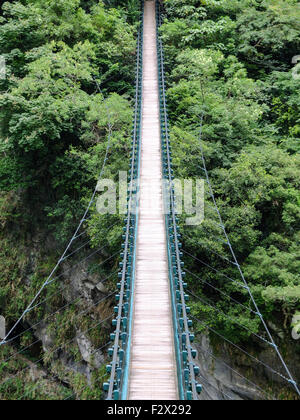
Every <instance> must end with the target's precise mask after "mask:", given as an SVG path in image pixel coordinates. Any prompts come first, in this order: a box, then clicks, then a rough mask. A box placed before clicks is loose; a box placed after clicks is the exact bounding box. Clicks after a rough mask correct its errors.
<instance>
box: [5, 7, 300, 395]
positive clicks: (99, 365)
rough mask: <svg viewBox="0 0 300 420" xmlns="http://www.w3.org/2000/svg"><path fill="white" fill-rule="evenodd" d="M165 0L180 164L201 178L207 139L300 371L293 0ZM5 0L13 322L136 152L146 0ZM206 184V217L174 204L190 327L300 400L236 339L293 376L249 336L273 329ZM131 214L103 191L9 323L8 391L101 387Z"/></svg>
mask: <svg viewBox="0 0 300 420" xmlns="http://www.w3.org/2000/svg"><path fill="white" fill-rule="evenodd" d="M163 3H164V15H163V18H164V20H163V25H162V27H161V29H160V33H161V37H162V40H163V43H164V47H165V62H166V83H167V100H168V108H169V109H168V110H169V120H170V136H171V148H172V156H173V167H174V173H175V176H176V178H180V179H196V178H197V179H199V178H203V177H204V173H203V161H202V152H203V155H204V157H205V162H206V166H207V170H208V174H209V178H210V182H211V185H212V187H213V191H214V194H215V199H216V203H217V206H218V208H219V210H220V214H221V216H222V218H223V222H224V226H225V228H226V231H227V233H228V237H229V239H230V242H231V244H232V247H233V249H234V251H235V253H236V256H237V259H238V261H239V264H240V266H241V268H242V270H243V273H244V275H245V278H246V279H247V281H248V283H249V286H250V288H251V291H252V293H253V296H254V298H255V300H256V302H257V304H258V306H259V309H260V311H261V313H262V315H263V317H264V319H265V320H266V323H267V325H268V327H269V328H270V331H271V333H272V335H273V337H274V339H275V341H276V344H277V345H278V346H279V348H280V350H281V352H282V354H283V356H284V359H285V361H286V362H287V364H288V366H289V367H290V369H291V372H292V374H293V375H294V377H295V379H296V380H297V381H298V382H300V340H297V336H298V332H299V331H300V277H299V273H300V247H299V243H300V231H299V226H300V190H299V187H300V154H299V152H300V142H299V139H300V89H299V84H300V64H297V56H298V55H300V3H299V2H298V1H297V0H166V1H165V2H163ZM0 7H1V9H0V56H1V57H4V59H5V63H6V77H3V78H0V209H1V210H0V242H1V247H0V315H3V316H4V317H5V319H6V324H7V329H9V327H11V326H13V325H14V323H15V322H16V321H17V319H18V318H19V317H20V316H21V315H22V313H23V311H24V309H25V308H26V306H27V305H28V304H29V303H30V302H31V300H32V299H33V297H34V296H35V294H36V293H37V292H38V291H39V289H40V287H41V285H42V284H43V282H44V281H45V279H46V278H47V276H48V275H49V274H50V273H51V270H52V269H53V267H54V266H55V264H56V262H57V260H58V259H59V257H60V255H61V253H62V252H63V250H64V248H65V246H66V244H67V243H68V240H69V239H70V237H72V235H73V233H74V231H75V229H76V227H77V225H78V222H79V221H80V219H81V218H82V215H83V214H84V211H85V208H86V206H87V204H88V203H89V200H90V197H91V194H92V192H93V190H94V188H95V185H96V184H97V180H98V176H99V173H100V172H101V170H102V165H103V161H104V160H105V159H106V157H107V162H106V165H105V167H104V173H103V176H104V177H105V178H111V179H113V180H115V181H117V180H118V176H119V171H120V170H122V171H127V170H128V168H129V162H130V151H131V131H132V118H133V112H134V98H135V68H136V38H137V31H138V26H139V23H140V2H139V1H138V0H123V1H122V0H110V1H109V0H107V1H101V0H100V1H97V0H86V1H84V0H68V1H63V0H20V1H11V2H7V1H1V2H0ZM299 62H300V60H299ZM200 133H201V134H200ZM108 142H109V148H108ZM201 151H202V152H201ZM205 190H206V191H205V192H206V195H205V197H206V202H205V203H206V206H205V219H204V222H203V223H202V224H201V225H200V226H197V227H191V226H186V225H185V223H184V217H181V218H180V223H181V233H182V243H183V249H184V250H185V252H184V253H183V261H184V263H185V267H186V273H187V276H186V279H187V280H186V281H187V283H188V289H189V290H190V291H191V296H190V307H191V313H192V316H193V317H194V332H195V336H196V342H199V343H200V342H203V337H209V341H210V349H211V351H213V352H214V354H215V355H217V356H218V357H219V358H221V359H224V360H225V361H226V363H230V364H231V366H232V367H233V368H234V369H236V370H239V371H240V372H242V374H243V375H244V376H246V377H247V378H249V380H252V381H254V382H255V383H257V384H259V386H260V387H261V388H263V389H264V390H265V391H266V392H270V393H272V394H273V395H275V397H276V398H278V399H284V400H296V399H297V398H298V397H297V395H296V394H295V393H294V391H293V388H292V387H290V386H289V385H288V384H287V383H286V381H284V380H281V378H280V377H278V376H276V375H273V374H268V373H267V372H266V370H265V369H264V368H262V367H261V366H258V365H257V364H256V363H255V362H253V360H254V359H251V358H247V357H246V355H245V354H243V353H241V352H239V351H238V350H237V347H234V345H236V346H239V347H242V348H244V349H247V352H248V353H249V354H250V355H252V356H253V358H254V357H257V358H260V359H261V360H263V361H264V362H265V363H266V364H268V365H269V364H270V365H271V366H272V367H273V368H274V370H276V371H279V372H280V373H281V374H284V371H282V366H281V364H280V362H279V361H278V359H277V358H276V355H273V353H272V352H273V350H272V349H269V348H268V347H266V346H265V345H264V343H263V342H261V341H260V340H258V339H257V336H259V337H260V336H263V337H264V338H267V337H266V336H265V331H264V329H263V327H262V323H261V322H260V318H259V317H258V316H254V315H253V309H254V308H253V306H252V303H251V301H250V299H249V293H248V292H247V290H245V289H243V288H241V287H240V286H239V285H237V284H236V283H235V282H232V281H228V278H230V279H234V280H236V281H239V280H240V276H239V272H238V270H237V267H236V265H233V264H231V259H232V256H231V253H230V249H229V247H228V244H227V243H225V242H226V241H224V239H225V238H224V235H223V230H222V228H221V227H220V225H219V224H218V223H219V220H218V217H217V214H216V212H215V210H214V208H213V202H212V200H211V198H210V196H209V191H208V189H207V186H206V187H205ZM123 220H124V216H122V215H119V214H117V215H105V216H101V217H99V215H98V214H97V210H96V208H95V207H94V206H93V208H92V212H91V216H90V218H89V219H88V220H86V222H85V223H84V228H85V231H86V235H87V236H84V238H79V239H78V243H77V244H76V245H75V246H74V248H73V249H74V250H75V249H76V247H77V246H78V247H81V246H82V248H81V249H80V250H79V252H78V253H76V254H74V255H73V256H72V255H71V258H70V259H69V260H68V261H66V262H63V264H62V268H61V269H60V271H59V273H58V274H59V279H58V281H57V282H53V283H51V284H50V285H49V286H48V287H47V288H46V289H45V290H44V291H43V293H42V295H41V296H40V302H41V303H40V304H39V305H37V306H36V307H35V308H34V310H33V311H31V312H30V313H28V314H27V315H26V316H25V320H23V322H22V323H20V324H19V325H18V326H17V330H16V332H17V334H18V335H19V337H18V338H17V340H15V341H14V342H13V343H12V344H11V345H5V346H2V347H0V360H1V362H0V399H1V400H11V399H13V400H18V399H20V400H24V399H25V400H44V399H48V400H56V399H60V400H63V399H71V400H75V399H78V400H99V399H103V398H105V396H104V393H103V390H102V388H103V387H102V384H103V382H104V381H105V380H107V378H108V375H107V373H106V370H105V365H106V361H107V355H106V352H105V351H104V350H103V351H102V350H101V349H104V348H105V346H106V345H107V343H108V341H109V335H110V333H111V316H112V312H113V307H114V297H113V296H112V294H113V293H114V291H115V289H116V284H117V281H118V280H117V273H118V269H119V263H120V258H119V254H120V250H121V242H122V233H123V224H124V223H123ZM99 248H101V252H99V253H97V254H95V255H93V256H92V258H90V259H88V260H85V258H86V256H87V255H90V254H91V253H92V252H93V250H98V249H99ZM73 249H72V250H73ZM78 260H81V261H82V263H81V264H80V265H76V264H77V263H78ZM211 267H213V268H214V270H211ZM193 296H198V297H200V300H199V299H194V298H193ZM228 296H229V297H228ZM249 308H251V309H252V311H251V310H250V309H249ZM196 320H198V321H196ZM35 326H36V327H35ZM83 332H84V334H83ZM79 336H80V337H79ZM82 337H84V339H83V338H82ZM221 337H225V339H227V340H228V342H226V341H224V339H223V338H221ZM230 343H233V344H234V345H232V344H230ZM96 349H100V350H99V351H95V350H96ZM93 350H94V351H93ZM201 360H203V359H201ZM211 369H213V368H212V367H210V370H211ZM211 375H212V376H213V373H211ZM203 385H204V388H205V384H203ZM226 386H227V387H228V386H229V385H228V383H227V384H226ZM234 386H235V384H234ZM238 394H239V396H240V397H241V399H255V398H254V397H253V398H252V397H249V395H248V394H247V393H246V392H245V394H243V393H240V392H238ZM256 397H257V399H264V398H265V397H264V396H263V395H261V394H260V393H258V394H257V396H256Z"/></svg>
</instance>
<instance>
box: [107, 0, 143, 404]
mask: <svg viewBox="0 0 300 420" xmlns="http://www.w3.org/2000/svg"><path fill="white" fill-rule="evenodd" d="M143 3H144V2H143V1H141V24H140V29H139V33H138V40H137V63H136V89H135V112H134V120H133V136H132V151H131V168H130V182H129V188H128V193H129V197H128V206H127V218H126V219H125V227H124V232H125V233H124V234H123V240H124V243H123V244H122V248H123V250H124V251H123V252H122V253H121V258H122V262H121V263H120V267H121V269H122V270H121V271H120V272H119V275H118V276H119V278H120V282H119V283H118V289H119V293H118V294H117V295H116V301H117V305H116V306H115V308H114V311H115V313H116V314H117V316H116V318H115V319H114V320H113V323H112V324H113V326H114V327H115V331H114V332H113V333H112V334H111V340H112V342H113V345H112V347H110V349H109V350H108V353H109V356H111V357H112V361H111V363H110V364H108V365H107V366H106V369H107V372H108V373H110V379H109V381H108V382H106V383H104V384H103V388H104V391H106V392H107V399H108V400H119V399H121V396H122V395H124V394H125V395H126V390H125V391H124V389H123V388H124V387H126V386H127V383H126V381H125V379H124V378H125V376H126V375H125V372H126V369H128V357H127V355H128V352H130V346H129V342H130V337H129V333H130V330H131V328H130V325H131V319H130V318H131V309H130V308H131V302H132V296H133V279H134V272H135V267H134V260H135V243H136V226H137V206H138V200H137V197H138V190H139V166H140V143H141V116H142V76H143V22H144V7H143Z"/></svg>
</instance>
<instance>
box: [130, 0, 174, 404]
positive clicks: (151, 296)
mask: <svg viewBox="0 0 300 420" xmlns="http://www.w3.org/2000/svg"><path fill="white" fill-rule="evenodd" d="M156 54H157V51H156V22H155V2H154V1H145V21H144V70H143V115H142V151H141V178H140V189H141V195H140V209H139V225H138V238H137V263H136V282H135V292H134V310H133V330H132V343H131V366H130V372H129V395H128V399H129V400H139V399H140V400H156V399H163V400H176V399H178V391H177V372H176V362H175V356H174V338H173V323H172V309H171V297H170V288H169V287H170V286H169V278H168V260H167V250H166V233H165V221H164V214H163V199H162V169H161V168H162V162H161V143H160V142H161V139H160V126H159V93H158V77H157V72H158V69H157V55H156ZM149 193H151V194H150V196H149Z"/></svg>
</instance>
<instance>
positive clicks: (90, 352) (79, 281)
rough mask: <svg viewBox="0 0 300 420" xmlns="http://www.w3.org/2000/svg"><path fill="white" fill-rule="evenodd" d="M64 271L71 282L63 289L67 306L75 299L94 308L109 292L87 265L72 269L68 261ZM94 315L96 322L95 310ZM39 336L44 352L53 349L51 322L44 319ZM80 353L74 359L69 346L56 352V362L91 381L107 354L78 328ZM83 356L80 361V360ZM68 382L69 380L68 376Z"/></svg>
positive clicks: (39, 327)
mask: <svg viewBox="0 0 300 420" xmlns="http://www.w3.org/2000/svg"><path fill="white" fill-rule="evenodd" d="M62 272H65V273H67V274H66V275H65V276H64V277H63V283H64V284H66V285H67V287H64V288H63V290H62V294H63V296H64V300H65V301H66V304H65V305H66V307H67V305H68V304H69V303H72V302H74V300H79V298H80V302H81V303H82V304H83V305H82V306H83V307H86V308H89V307H93V306H94V305H95V304H97V302H99V301H101V299H102V298H104V297H105V296H107V295H108V294H109V291H108V290H107V288H106V287H105V285H104V284H103V283H102V282H101V281H99V276H98V275H91V274H90V273H89V270H88V265H87V264H84V263H83V264H81V265H80V266H77V267H76V268H73V269H71V268H70V266H69V264H67V263H65V264H64V265H63V267H62ZM90 316H91V317H92V318H93V319H94V318H95V321H96V322H97V321H99V322H101V319H98V318H97V319H96V317H95V315H94V314H93V313H91V314H90ZM34 333H35V336H36V337H37V338H38V339H40V340H41V343H42V348H43V351H44V352H45V353H46V352H50V351H51V350H53V348H55V336H54V335H55V334H53V333H50V332H49V324H48V323H47V321H46V322H42V323H40V324H38V325H37V326H36V327H35V328H34ZM72 344H74V345H75V346H76V347H77V348H78V349H79V352H80V355H79V357H77V358H76V359H74V357H72V352H70V351H69V349H68V348H64V350H61V351H59V352H57V353H56V354H55V358H54V359H55V361H59V362H60V363H61V364H62V365H63V366H64V368H65V369H67V370H71V371H73V372H75V373H80V374H83V375H85V376H86V379H87V382H88V383H89V384H90V379H91V374H92V372H93V371H94V370H95V369H99V368H101V366H103V364H104V362H105V357H106V356H105V353H104V352H103V351H101V350H97V348H95V347H94V345H93V344H92V342H91V340H90V339H89V337H88V335H87V334H86V333H85V332H84V331H83V330H82V329H81V328H80V327H78V328H76V332H75V339H74V341H73V343H72ZM78 359H80V361H78ZM65 381H66V383H67V382H68V381H67V379H65Z"/></svg>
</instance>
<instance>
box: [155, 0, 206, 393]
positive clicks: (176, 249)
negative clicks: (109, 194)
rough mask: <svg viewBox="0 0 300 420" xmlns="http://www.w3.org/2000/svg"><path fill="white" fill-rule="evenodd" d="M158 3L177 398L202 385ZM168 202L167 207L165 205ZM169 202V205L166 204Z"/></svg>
mask: <svg viewBox="0 0 300 420" xmlns="http://www.w3.org/2000/svg"><path fill="white" fill-rule="evenodd" d="M161 12H162V11H161V5H160V2H159V1H158V0H156V24H157V56H158V78H159V95H160V124H161V142H162V161H163V163H162V165H163V168H162V169H163V178H164V200H165V210H166V217H165V219H166V231H167V246H168V257H169V276H170V287H171V295H172V307H173V321H174V343H175V350H176V359H177V373H178V385H179V397H180V399H181V400H192V399H193V400H197V399H198V397H199V394H200V392H201V390H202V386H201V385H200V384H199V383H198V382H197V380H196V376H197V375H198V374H199V372H200V370H199V367H198V366H197V365H196V363H195V358H196V356H197V351H196V350H195V349H194V348H193V347H192V342H193V341H194V335H193V333H192V332H191V327H192V321H191V320H190V319H189V318H188V314H189V312H190V308H189V307H188V306H187V301H188V298H189V296H188V295H187V294H186V293H185V289H186V287H187V284H186V283H185V282H184V277H185V272H184V270H183V262H182V261H181V257H182V252H181V251H180V249H181V243H180V238H181V235H180V231H179V227H178V219H177V217H176V208H175V191H174V185H173V180H174V175H173V169H172V153H171V146H170V138H169V124H168V112H167V99H166V83H165V71H164V51H163V44H162V40H161V38H160V35H159V28H160V26H161V23H162V13H161ZM167 204H168V208H167ZM169 204H170V206H169Z"/></svg>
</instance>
